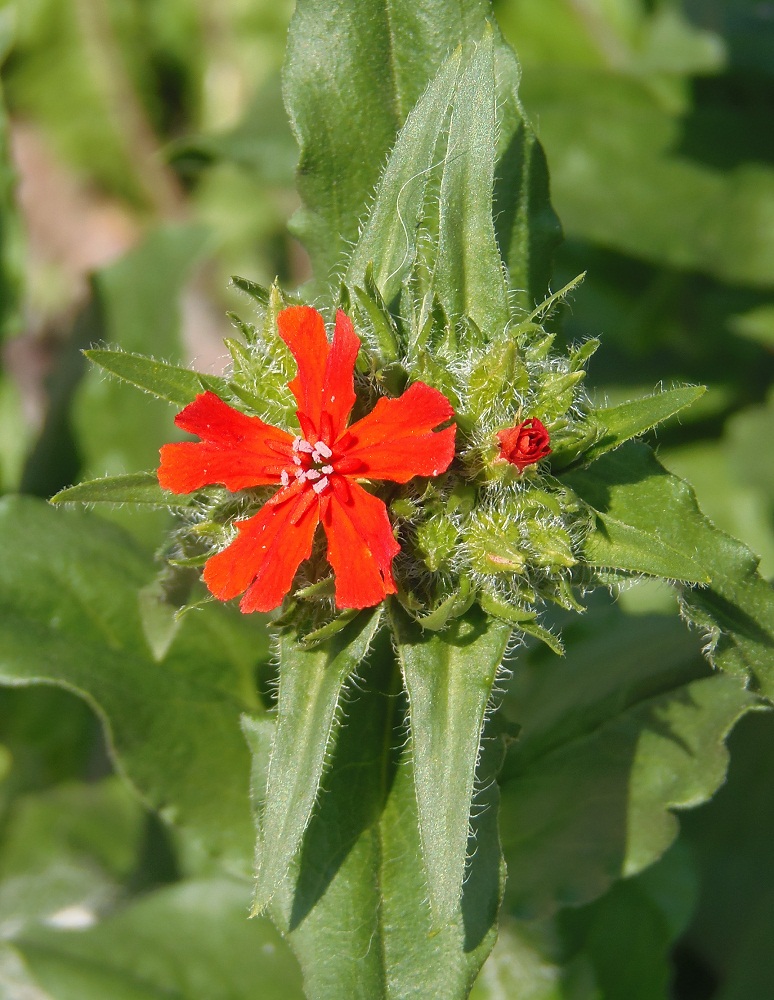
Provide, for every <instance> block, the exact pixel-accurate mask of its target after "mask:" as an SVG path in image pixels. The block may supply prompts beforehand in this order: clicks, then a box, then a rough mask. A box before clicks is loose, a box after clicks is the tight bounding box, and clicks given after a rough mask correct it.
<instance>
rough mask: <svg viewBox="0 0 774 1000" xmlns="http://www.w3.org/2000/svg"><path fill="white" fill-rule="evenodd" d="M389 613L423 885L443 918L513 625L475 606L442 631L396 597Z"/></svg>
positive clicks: (459, 869)
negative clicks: (404, 698)
mask: <svg viewBox="0 0 774 1000" xmlns="http://www.w3.org/2000/svg"><path fill="white" fill-rule="evenodd" d="M391 618H392V625H393V629H394V632H395V639H396V648H397V652H398V657H399V660H400V664H401V667H402V669H403V676H404V680H405V684H406V691H407V692H408V699H409V728H410V733H411V743H410V746H411V754H412V760H413V765H414V782H415V785H416V796H417V807H418V817H419V830H420V836H421V843H422V855H423V858H424V862H425V868H426V870H427V886H428V891H429V893H430V902H431V905H432V908H433V916H434V918H435V919H436V921H437V922H438V924H439V925H443V924H444V923H445V922H446V921H449V920H453V917H454V913H455V910H456V908H457V906H458V905H459V899H460V896H461V893H462V882H463V878H464V875H465V865H466V860H467V851H468V831H469V827H470V811H471V800H472V798H473V788H474V783H475V775H476V765H477V763H478V758H479V753H480V749H481V731H482V728H483V724H484V712H485V710H486V706H487V704H488V702H489V698H490V696H491V693H492V685H493V684H494V680H495V675H496V674H497V669H498V667H499V666H500V664H501V662H502V658H503V654H504V653H505V647H506V645H507V643H508V639H509V638H510V635H511V631H512V627H511V626H510V625H508V624H506V623H505V622H503V621H497V620H496V619H493V618H489V617H488V616H487V615H485V614H484V613H483V612H482V611H481V610H480V609H478V608H474V609H473V610H471V611H469V612H468V613H467V615H466V616H465V617H464V618H460V619H458V620H457V621H455V622H453V623H452V624H451V625H450V626H449V628H447V629H446V631H445V632H443V633H442V634H430V633H427V632H424V633H423V632H422V629H421V628H420V627H419V625H418V624H417V623H416V622H414V621H412V620H411V619H410V618H409V617H408V616H407V615H406V614H405V613H404V612H403V611H401V609H400V608H399V607H398V606H397V605H395V606H393V608H392V612H391Z"/></svg>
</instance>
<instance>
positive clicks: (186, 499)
mask: <svg viewBox="0 0 774 1000" xmlns="http://www.w3.org/2000/svg"><path fill="white" fill-rule="evenodd" d="M49 502H50V503H113V504H124V503H132V504H142V505H143V506H146V507H166V508H169V509H170V510H179V509H180V508H182V507H193V506H194V505H195V503H196V500H195V494H188V495H185V496H182V495H179V494H177V493H170V492H169V490H163V489H162V488H161V487H160V486H159V481H158V479H157V478H156V473H155V472H134V473H131V474H129V475H126V476H105V477H104V478H102V479H91V480H89V481H88V482H86V483H78V484H77V485H76V486H68V487H67V488H66V489H64V490H60V491H59V492H58V493H56V494H55V495H54V496H52V497H51V500H50V501H49Z"/></svg>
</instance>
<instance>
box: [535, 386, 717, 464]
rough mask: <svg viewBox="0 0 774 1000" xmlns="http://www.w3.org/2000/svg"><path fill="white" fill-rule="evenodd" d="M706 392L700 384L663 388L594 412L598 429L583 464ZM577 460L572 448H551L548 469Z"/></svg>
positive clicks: (666, 418)
mask: <svg viewBox="0 0 774 1000" xmlns="http://www.w3.org/2000/svg"><path fill="white" fill-rule="evenodd" d="M705 392H706V389H705V387H704V386H702V385H684V386H680V387H678V388H676V389H666V390H664V391H663V392H657V393H655V395H653V396H645V397H644V398H642V399H633V400H629V401H627V402H626V403H621V404H619V405H618V406H606V407H603V408H601V409H598V410H594V412H593V414H592V417H591V419H592V422H593V425H594V426H596V427H597V428H598V434H597V438H596V440H595V441H594V442H593V443H592V444H591V446H590V447H588V448H586V449H585V451H584V452H583V454H582V456H581V461H582V462H583V463H584V464H586V465H587V464H588V463H589V462H593V461H594V460H595V459H597V458H600V457H601V456H602V455H604V454H606V453H607V452H608V451H612V450H613V449H614V448H617V447H618V446H619V445H621V444H623V443H624V442H625V441H630V440H631V439H632V438H633V437H637V436H638V435H639V434H644V433H645V431H649V430H650V429H651V428H653V427H656V426H657V425H658V424H661V423H663V422H664V421H665V420H669V419H670V417H673V416H674V415H675V414H676V413H679V412H680V410H682V409H684V408H685V407H686V406H690V405H691V404H692V403H695V402H696V400H697V399H700V398H701V397H702V396H703V395H704V393H705ZM575 458H576V453H575V452H573V451H572V449H571V448H569V447H568V448H567V449H566V450H565V449H562V450H560V449H559V448H556V449H554V454H553V455H552V457H551V466H552V468H553V469H554V470H560V469H563V468H565V467H566V466H567V465H569V463H570V462H572V461H573V460H574V459H575Z"/></svg>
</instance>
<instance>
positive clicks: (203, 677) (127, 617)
mask: <svg viewBox="0 0 774 1000" xmlns="http://www.w3.org/2000/svg"><path fill="white" fill-rule="evenodd" d="M0 537H1V538H2V539H3V542H2V558H1V559H0V609H1V610H2V614H0V651H1V652H0V684H6V685H12V686H16V685H27V684H56V685H61V686H62V687H65V688H67V689H68V690H70V691H73V692H75V693H76V694H78V695H80V696H81V697H82V698H84V699H85V700H86V701H88V703H89V704H90V705H91V706H92V708H94V709H95V710H96V711H97V713H98V715H99V716H100V718H101V720H102V722H103V724H104V726H105V728H106V732H107V736H108V741H109V745H110V748H111V752H112V755H113V757H114V760H115V762H116V765H117V766H118V768H119V769H120V771H121V773H122V774H124V775H125V776H126V778H128V780H129V781H130V782H131V784H132V785H133V787H134V788H135V789H136V790H137V791H138V793H139V794H140V795H141V797H142V798H143V800H144V801H145V802H146V803H148V804H149V805H151V806H153V808H155V809H157V810H159V812H160V813H161V815H162V816H163V817H164V818H165V819H167V820H168V821H170V822H174V823H177V824H179V825H180V826H182V827H184V828H187V829H188V830H189V832H190V833H191V835H192V837H193V838H194V839H195V840H196V841H198V842H199V843H200V844H201V845H202V846H203V847H204V849H205V850H206V851H208V852H209V853H211V854H213V855H216V856H219V857H220V858H221V859H222V860H223V862H224V864H226V865H227V866H229V867H230V868H232V869H235V870H239V871H241V872H246V871H249V869H250V867H251V861H252V855H253V839H254V838H253V835H252V829H251V828H252V823H251V817H250V813H249V809H248V807H247V802H246V799H245V792H246V790H247V788H248V770H249V759H248V754H247V752H246V749H245V747H244V743H243V741H242V737H241V734H240V731H239V716H240V713H242V712H244V711H248V712H259V711H260V706H259V703H258V700H257V696H256V692H255V689H254V679H253V674H254V669H255V663H256V659H258V658H260V657H262V656H265V655H266V650H267V644H266V639H265V634H264V633H263V632H262V630H261V627H260V623H259V622H258V621H253V622H246V621H243V619H242V616H240V615H238V614H237V613H236V612H234V613H231V609H226V608H222V607H217V606H215V605H210V606H208V607H207V608H206V609H204V610H202V611H200V612H198V613H197V614H196V615H188V616H186V618H184V619H183V621H182V623H181V627H180V629H179V630H178V632H177V634H176V636H175V638H174V641H173V642H172V644H171V647H170V649H169V651H168V653H167V655H166V656H165V658H164V659H163V661H162V662H161V663H159V662H157V661H156V659H155V658H154V656H153V654H152V652H151V650H150V648H149V646H148V644H147V642H146V639H145V636H144V633H143V627H142V623H141V620H140V613H139V605H138V591H139V590H140V588H142V587H143V586H144V585H145V584H147V583H148V582H149V581H150V580H151V579H152V578H153V576H154V573H155V567H154V564H153V560H152V559H151V558H150V557H146V556H145V555H143V554H142V552H141V551H140V550H139V549H138V546H137V544H136V542H135V541H134V540H133V539H132V538H131V537H130V536H128V535H126V534H125V533H123V532H121V531H119V530H118V529H117V528H115V527H113V526H111V525H109V524H107V523H105V522H104V521H102V520H101V519H100V518H97V517H95V516H94V515H89V514H86V513H83V512H79V511H62V510H54V509H53V508H51V507H49V506H48V505H47V504H45V503H43V502H40V501H31V500H29V499H25V498H8V499H6V500H3V501H2V503H0ZM172 707H174V711H173V710H172Z"/></svg>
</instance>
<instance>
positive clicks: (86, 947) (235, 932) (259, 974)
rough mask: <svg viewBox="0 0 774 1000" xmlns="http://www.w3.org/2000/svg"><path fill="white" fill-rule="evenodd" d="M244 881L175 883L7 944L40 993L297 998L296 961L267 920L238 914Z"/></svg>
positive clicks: (73, 998)
mask: <svg viewBox="0 0 774 1000" xmlns="http://www.w3.org/2000/svg"><path fill="white" fill-rule="evenodd" d="M249 891H250V890H249V886H248V885H246V884H245V883H242V882H232V881H227V880H225V879H208V880H201V881H189V882H182V883H179V884H177V885H173V886H170V887H168V888H163V889H159V890H157V891H155V892H152V893H149V894H148V895H146V896H144V897H140V898H139V899H136V900H134V901H132V902H130V903H129V904H128V905H127V906H125V907H123V908H122V909H121V911H120V912H118V913H116V914H115V915H113V916H111V917H109V918H108V919H106V920H104V921H102V922H100V923H98V924H96V925H95V926H93V927H90V928H87V929H80V930H76V931H73V930H70V931H67V930H58V929H53V928H41V929H39V930H35V931H28V932H26V933H24V934H23V935H21V936H20V937H19V938H18V939H17V940H16V941H15V942H14V951H15V953H16V954H17V955H18V956H20V958H21V959H23V962H24V966H25V967H26V970H27V974H28V975H29V976H30V978H31V979H32V981H33V982H34V984H35V986H36V987H37V989H36V992H35V993H30V994H29V995H30V996H35V997H37V996H39V995H40V996H42V995H43V994H41V993H39V992H38V991H40V990H45V996H46V998H50V1000H106V998H107V997H109V998H110V1000H170V998H174V1000H203V998H204V997H206V998H207V1000H254V998H255V996H256V988H257V989H258V990H259V995H260V997H261V1000H302V997H303V992H302V989H301V977H300V975H299V972H298V966H297V965H296V963H295V962H294V961H293V957H292V955H290V954H289V952H288V949H287V946H286V945H285V944H284V942H283V941H282V939H281V938H280V936H279V934H278V933H277V932H276V931H275V930H274V929H273V928H272V926H271V924H270V923H269V921H268V920H246V919H245V911H246V906H247V902H248V897H249Z"/></svg>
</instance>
